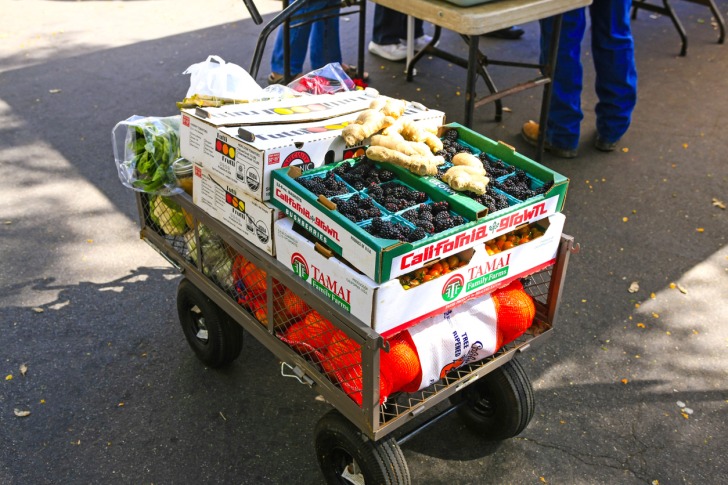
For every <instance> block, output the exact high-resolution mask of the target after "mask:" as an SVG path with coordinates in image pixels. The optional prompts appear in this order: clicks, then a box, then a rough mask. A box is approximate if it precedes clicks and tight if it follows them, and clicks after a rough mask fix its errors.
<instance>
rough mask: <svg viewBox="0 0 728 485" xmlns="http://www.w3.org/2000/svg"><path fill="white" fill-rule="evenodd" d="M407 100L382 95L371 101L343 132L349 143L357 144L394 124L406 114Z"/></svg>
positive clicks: (345, 139)
mask: <svg viewBox="0 0 728 485" xmlns="http://www.w3.org/2000/svg"><path fill="white" fill-rule="evenodd" d="M406 108H407V102H406V101H405V100H403V99H393V98H387V97H384V96H380V97H379V98H376V99H374V100H373V101H372V102H371V103H369V108H367V109H365V110H364V111H362V112H361V113H360V114H359V116H358V117H357V119H356V121H354V122H353V123H351V124H350V125H348V126H347V127H346V128H344V129H343V130H342V132H341V136H343V137H344V141H345V142H346V144H347V145H349V146H351V145H356V144H357V143H361V142H362V141H364V140H365V139H366V138H369V137H370V136H372V135H373V134H375V133H377V132H379V131H381V130H383V129H384V128H386V127H388V126H390V125H392V124H393V123H394V122H395V121H396V120H397V118H399V117H400V116H402V115H403V114H404V111H405V109H406Z"/></svg>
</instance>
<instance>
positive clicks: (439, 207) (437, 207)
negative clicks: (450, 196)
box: [431, 200, 450, 215]
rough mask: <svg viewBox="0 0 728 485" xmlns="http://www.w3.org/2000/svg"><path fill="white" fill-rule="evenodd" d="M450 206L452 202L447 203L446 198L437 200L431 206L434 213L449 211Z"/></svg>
mask: <svg viewBox="0 0 728 485" xmlns="http://www.w3.org/2000/svg"><path fill="white" fill-rule="evenodd" d="M449 208H450V204H448V203H447V201H446V200H443V201H440V202H435V203H434V204H432V206H431V211H432V213H433V214H435V215H437V214H439V213H440V212H442V211H447V210H448V209H449Z"/></svg>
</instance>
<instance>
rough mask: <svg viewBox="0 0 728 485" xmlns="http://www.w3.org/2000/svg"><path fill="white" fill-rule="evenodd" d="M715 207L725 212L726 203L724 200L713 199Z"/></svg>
mask: <svg viewBox="0 0 728 485" xmlns="http://www.w3.org/2000/svg"><path fill="white" fill-rule="evenodd" d="M713 206H715V207H717V208H719V209H723V210H725V202H723V201H722V200H719V199H716V198H715V197H713Z"/></svg>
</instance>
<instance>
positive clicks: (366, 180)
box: [334, 156, 395, 190]
mask: <svg viewBox="0 0 728 485" xmlns="http://www.w3.org/2000/svg"><path fill="white" fill-rule="evenodd" d="M334 172H335V173H336V175H338V176H339V177H341V178H342V179H344V180H345V181H346V182H347V183H348V184H349V185H351V186H352V187H354V189H355V190H364V189H366V188H369V187H373V186H375V185H379V184H381V183H384V182H390V181H392V180H394V179H395V175H394V172H392V171H391V170H387V169H384V168H377V166H376V165H375V164H374V162H373V161H372V160H369V159H368V158H367V157H366V156H364V157H362V158H361V159H360V160H359V161H358V162H356V163H354V164H352V163H351V162H346V163H342V164H341V165H339V166H337V167H336V168H335V169H334Z"/></svg>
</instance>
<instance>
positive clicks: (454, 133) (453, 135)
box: [443, 129, 458, 142]
mask: <svg viewBox="0 0 728 485" xmlns="http://www.w3.org/2000/svg"><path fill="white" fill-rule="evenodd" d="M443 138H444V140H443V142H444V141H445V140H449V141H455V140H457V139H458V130H454V129H450V130H447V131H446V132H445V133H444V134H443Z"/></svg>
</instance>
